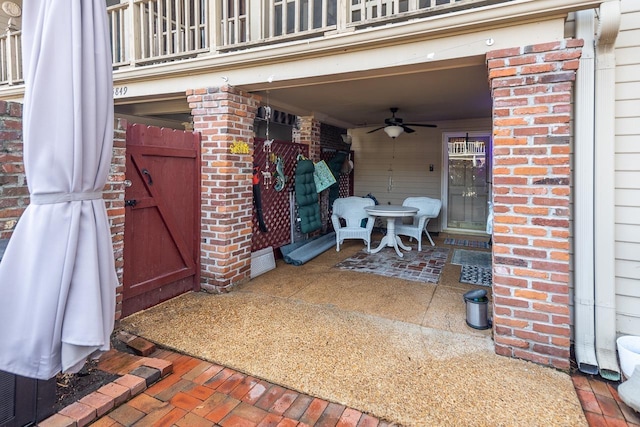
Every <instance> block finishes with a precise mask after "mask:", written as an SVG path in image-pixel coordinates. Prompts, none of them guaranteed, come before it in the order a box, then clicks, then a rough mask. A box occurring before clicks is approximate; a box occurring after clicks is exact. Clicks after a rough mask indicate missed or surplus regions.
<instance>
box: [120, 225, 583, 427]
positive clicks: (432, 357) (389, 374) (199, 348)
mask: <svg viewBox="0 0 640 427" xmlns="http://www.w3.org/2000/svg"><path fill="white" fill-rule="evenodd" d="M379 237H380V236H377V238H374V241H376V240H379ZM445 237H447V236H445V235H443V234H441V235H440V236H438V238H437V239H436V247H440V248H448V249H449V253H448V258H447V263H446V265H445V266H444V269H443V271H442V274H441V276H440V279H439V282H438V284H432V283H422V282H415V281H409V280H402V279H398V278H393V277H391V278H390V277H384V276H379V275H375V274H367V273H360V272H354V271H348V270H344V269H340V268H338V267H336V264H338V263H339V262H341V261H343V260H344V259H346V258H348V257H350V256H352V255H354V254H355V253H356V252H358V251H360V250H361V249H362V244H361V243H360V242H359V241H345V245H344V246H343V247H342V248H341V251H340V252H336V251H335V248H332V249H329V250H328V251H326V252H324V253H322V254H321V255H320V256H318V257H316V258H314V259H313V260H311V261H310V262H308V263H306V264H304V265H302V266H297V267H296V266H292V265H288V264H285V263H284V262H283V261H282V260H278V262H277V267H276V268H275V269H274V270H271V271H269V272H267V273H264V274H262V275H260V276H258V277H256V278H255V279H253V280H251V281H250V282H249V283H247V284H245V285H243V286H241V287H239V288H238V289H236V290H234V291H232V292H230V293H228V294H222V295H213V294H207V293H190V294H186V295H183V296H181V297H178V298H175V299H173V300H170V301H168V302H166V303H163V304H161V305H159V306H156V307H154V308H152V309H149V310H146V311H144V312H141V313H138V314H135V315H132V316H129V317H128V318H126V319H123V320H122V325H121V326H122V329H124V330H126V331H128V332H130V333H133V334H137V335H140V336H142V337H144V338H147V339H149V340H151V341H153V342H156V343H158V344H160V345H162V346H165V347H168V348H171V349H175V350H177V351H180V352H183V353H186V354H189V355H192V356H195V357H198V358H202V359H205V360H208V361H211V362H215V363H218V364H220V365H224V366H227V367H230V368H233V369H236V370H239V371H241V372H244V373H247V374H250V375H252V376H254V377H258V378H262V379H265V380H267V381H270V382H272V383H275V384H279V385H281V386H283V387H286V388H289V389H293V390H296V391H299V392H303V393H307V394H309V395H311V396H316V397H319V398H322V399H326V400H329V401H333V402H337V403H340V404H343V405H346V406H349V407H353V408H356V409H358V410H360V411H362V412H365V413H370V414H372V415H374V416H376V417H380V418H383V419H387V420H390V421H393V422H396V423H400V424H403V425H415V426H424V425H454V424H455V425H586V420H585V417H584V414H583V411H582V409H581V405H580V402H579V400H578V398H577V396H576V392H575V390H574V387H573V384H572V382H571V378H570V377H569V375H568V374H565V373H562V372H559V371H556V370H553V369H549V368H544V367H541V366H538V365H535V364H533V363H530V362H526V361H522V360H516V359H510V358H506V357H501V356H498V355H496V354H495V353H494V351H493V342H492V339H491V330H490V329H489V330H476V329H472V328H470V327H469V326H467V325H466V322H465V316H466V311H465V310H466V306H465V303H464V301H463V297H462V295H463V294H464V293H465V292H467V291H468V290H470V289H477V288H479V286H475V285H467V284H463V283H460V282H459V278H460V268H461V267H460V266H459V265H454V264H452V263H451V262H450V261H451V258H452V256H453V253H454V250H456V249H466V250H481V249H478V248H471V247H462V246H450V245H445V244H444V239H445ZM469 239H471V240H480V239H479V238H474V237H469ZM483 240H486V238H485V239H483ZM411 246H412V247H414V250H415V243H413V244H411ZM430 247H431V246H430V245H429V243H428V242H427V243H426V245H425V244H424V243H423V251H425V250H428V249H429V248H430ZM485 251H488V250H485ZM487 289H488V288H487Z"/></svg>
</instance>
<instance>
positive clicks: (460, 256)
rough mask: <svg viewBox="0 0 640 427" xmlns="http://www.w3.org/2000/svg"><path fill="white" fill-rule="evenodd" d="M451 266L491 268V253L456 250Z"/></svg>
mask: <svg viewBox="0 0 640 427" xmlns="http://www.w3.org/2000/svg"><path fill="white" fill-rule="evenodd" d="M451 264H455V265H477V266H479V267H491V252H481V251H468V250H466V249H456V250H454V251H453V257H452V258H451Z"/></svg>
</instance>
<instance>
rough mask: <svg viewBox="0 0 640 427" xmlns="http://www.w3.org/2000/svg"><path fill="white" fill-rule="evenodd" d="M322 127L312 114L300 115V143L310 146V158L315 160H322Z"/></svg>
mask: <svg viewBox="0 0 640 427" xmlns="http://www.w3.org/2000/svg"><path fill="white" fill-rule="evenodd" d="M320 127H321V124H320V122H319V121H318V120H316V119H314V118H313V117H312V116H305V117H300V143H301V144H305V145H308V146H309V159H310V160H313V161H314V162H317V161H319V160H320V148H321V147H320Z"/></svg>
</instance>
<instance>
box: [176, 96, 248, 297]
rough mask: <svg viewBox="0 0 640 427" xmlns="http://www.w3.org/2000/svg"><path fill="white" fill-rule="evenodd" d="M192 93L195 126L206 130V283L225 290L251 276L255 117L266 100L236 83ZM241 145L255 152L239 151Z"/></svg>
mask: <svg viewBox="0 0 640 427" xmlns="http://www.w3.org/2000/svg"><path fill="white" fill-rule="evenodd" d="M187 97H188V101H189V106H190V108H191V114H192V115H193V121H194V130H195V131H197V132H200V133H201V134H202V230H201V233H202V236H201V246H200V247H201V249H200V257H201V282H202V286H203V288H204V289H206V290H209V291H214V292H224V291H226V290H227V289H228V288H229V287H230V286H232V285H235V284H239V283H242V282H244V281H247V280H249V278H250V275H251V237H252V209H253V192H252V181H251V180H252V176H253V137H254V131H253V121H254V118H255V115H256V111H257V109H258V104H259V101H260V99H259V98H258V97H255V96H252V95H250V94H246V93H243V92H241V91H239V90H237V89H235V88H233V87H231V86H223V87H220V88H205V89H196V90H190V91H188V92H187ZM238 144H247V147H248V151H249V153H248V154H247V153H242V152H240V153H239V154H233V153H232V152H231V151H232V150H231V148H232V145H233V146H236V145H238ZM234 151H242V150H234Z"/></svg>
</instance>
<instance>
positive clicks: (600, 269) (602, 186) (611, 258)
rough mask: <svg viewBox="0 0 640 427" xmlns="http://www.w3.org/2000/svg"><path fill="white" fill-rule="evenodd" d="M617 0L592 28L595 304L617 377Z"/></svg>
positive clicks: (606, 370)
mask: <svg viewBox="0 0 640 427" xmlns="http://www.w3.org/2000/svg"><path fill="white" fill-rule="evenodd" d="M619 29H620V1H619V0H618V1H609V2H605V3H602V4H601V5H600V20H599V25H598V30H597V33H596V45H595V46H596V91H595V94H596V103H595V159H596V162H597V163H596V165H595V168H594V169H595V187H594V189H595V214H594V219H595V224H596V229H595V261H596V262H595V263H594V264H595V310H596V355H597V358H598V364H599V366H600V375H601V376H602V377H603V378H606V379H609V380H615V381H617V380H619V379H620V368H619V367H618V361H617V358H616V281H615V223H614V218H615V194H614V193H615V138H616V135H615V101H616V100H615V84H616V74H615V73H616V55H615V41H616V38H617V36H618V31H619Z"/></svg>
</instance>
